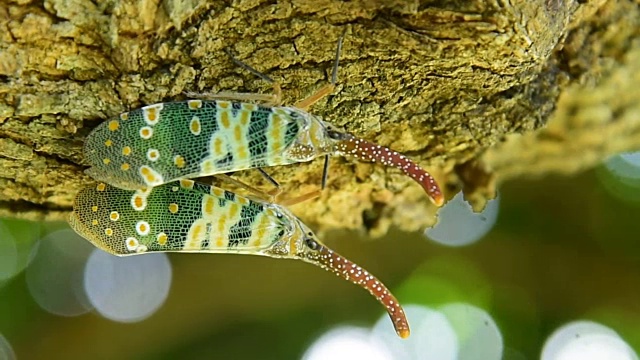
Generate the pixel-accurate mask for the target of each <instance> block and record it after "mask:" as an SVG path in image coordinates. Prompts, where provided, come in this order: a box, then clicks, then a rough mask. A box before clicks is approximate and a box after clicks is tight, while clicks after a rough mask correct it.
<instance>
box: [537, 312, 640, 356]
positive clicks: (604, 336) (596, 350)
mask: <svg viewBox="0 0 640 360" xmlns="http://www.w3.org/2000/svg"><path fill="white" fill-rule="evenodd" d="M540 358H541V360H574V359H580V360H600V359H606V360H637V359H638V356H637V355H636V353H635V352H634V351H633V350H632V349H631V347H629V345H628V344H627V343H626V342H625V341H624V340H623V339H622V338H621V337H620V336H619V335H618V334H617V333H616V332H615V331H613V330H612V329H610V328H608V327H606V326H604V325H602V324H598V323H595V322H591V321H575V322H572V323H569V324H567V325H564V326H562V327H561V328H559V329H557V330H556V331H554V332H553V334H551V336H550V337H549V338H548V339H547V341H546V343H545V345H544V348H543V350H542V356H541V357H540Z"/></svg>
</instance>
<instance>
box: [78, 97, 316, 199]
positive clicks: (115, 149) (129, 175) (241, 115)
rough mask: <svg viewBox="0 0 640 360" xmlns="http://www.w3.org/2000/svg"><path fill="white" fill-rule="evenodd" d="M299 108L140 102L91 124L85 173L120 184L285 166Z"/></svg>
mask: <svg viewBox="0 0 640 360" xmlns="http://www.w3.org/2000/svg"><path fill="white" fill-rule="evenodd" d="M305 121H306V120H304V119H302V117H301V115H300V113H299V112H296V111H294V110H291V109H288V108H281V107H266V106H261V105H256V104H251V103H243V102H233V101H220V100H216V101H213V100H211V101H207V100H188V101H179V102H168V103H159V104H154V105H149V106H145V107H143V108H141V109H136V110H133V111H131V112H128V113H123V114H121V115H120V116H119V117H118V118H115V119H111V120H108V121H106V122H104V123H102V124H100V125H98V126H97V127H96V128H95V129H94V130H93V131H92V132H91V133H90V134H89V135H88V136H87V139H86V141H85V144H84V155H85V158H86V159H87V161H88V162H89V164H90V165H91V168H90V169H88V170H87V174H88V175H89V176H91V177H92V178H94V179H96V180H98V181H103V182H106V183H108V184H110V185H114V186H117V187H120V188H123V189H129V190H136V189H143V188H146V187H151V186H158V185H161V184H164V183H168V182H171V181H174V180H178V179H185V178H196V177H201V176H207V175H214V174H218V173H224V172H229V171H236V170H244V169H249V168H254V167H264V166H273V165H285V164H289V163H291V162H293V161H291V160H287V159H286V157H285V156H284V153H285V151H286V149H288V148H289V147H290V146H291V144H292V143H293V142H294V140H295V139H296V137H297V136H298V133H299V131H300V130H301V129H302V125H303V124H304V122H305Z"/></svg>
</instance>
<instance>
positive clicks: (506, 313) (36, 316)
mask: <svg viewBox="0 0 640 360" xmlns="http://www.w3.org/2000/svg"><path fill="white" fill-rule="evenodd" d="M612 174H613V175H612ZM619 180H620V177H619V176H617V175H616V174H615V173H611V172H610V171H609V170H607V168H606V167H604V166H602V167H600V168H599V169H596V170H593V171H589V172H586V173H583V174H580V175H576V176H574V177H556V176H549V177H546V178H543V179H532V180H520V181H513V182H510V183H507V184H504V185H503V186H502V187H501V188H500V199H499V206H497V208H499V213H498V216H497V222H496V223H495V225H494V226H493V227H492V228H491V230H490V231H489V232H488V234H487V235H485V236H484V237H482V238H481V239H479V241H477V242H474V243H472V244H469V245H466V246H458V247H452V246H446V245H443V244H438V243H436V242H434V241H431V240H429V239H428V238H427V237H425V236H424V234H421V233H412V234H410V233H402V232H391V233H389V234H388V235H387V236H386V237H385V238H382V239H375V240H371V239H368V238H367V237H366V236H364V235H362V234H354V233H331V234H328V235H327V236H325V237H324V239H323V240H324V242H325V243H326V244H328V245H329V246H330V247H332V248H333V249H335V250H337V251H339V252H340V253H342V254H343V255H345V256H346V257H347V258H350V259H351V260H353V261H355V262H356V263H358V264H359V265H361V266H363V267H365V268H367V269H368V270H369V271H370V272H372V273H373V274H375V275H376V276H377V277H378V278H379V279H381V280H382V281H383V282H385V283H386V285H387V286H388V287H389V288H390V289H391V290H392V291H393V292H394V293H395V294H396V296H397V297H398V298H399V300H400V302H401V303H403V304H405V305H407V304H419V305H424V306H426V307H429V308H432V309H438V308H439V307H441V306H443V305H447V304H451V303H466V304H469V305H473V306H475V307H477V308H479V309H482V310H484V311H485V312H486V313H487V314H488V316H489V318H490V321H493V323H495V325H496V326H497V328H498V329H499V337H501V342H502V346H503V348H502V349H501V350H500V352H501V353H502V354H503V358H505V359H537V358H540V354H541V352H542V348H543V346H544V344H545V342H546V341H547V340H548V338H549V337H550V336H551V334H552V333H553V332H554V331H555V330H556V329H558V328H559V327H561V326H563V325H564V324H567V323H569V322H571V321H574V320H580V319H583V320H589V321H594V322H597V323H599V324H602V325H604V326H606V327H608V328H610V329H612V330H613V331H615V332H617V334H618V335H619V336H620V338H621V339H622V340H623V341H624V342H626V343H627V344H629V346H630V347H631V348H633V349H639V348H640V301H639V298H640V286H639V285H640V244H639V243H638V234H639V233H640V202H636V200H635V198H636V197H638V198H640V188H634V186H635V185H634V184H633V181H632V182H626V183H624V182H623V183H616V181H619ZM607 189H609V190H611V189H614V190H615V191H618V190H619V191H618V192H617V194H618V196H616V195H614V192H612V191H609V190H607ZM616 189H617V190H616ZM621 189H622V190H621ZM634 191H636V192H637V193H636V192H634ZM625 197H626V198H625ZM425 201H427V200H426V198H425ZM481 219H483V218H481ZM4 225H5V227H6V229H5V230H6V231H4V232H3V233H2V237H3V238H2V239H0V270H2V269H5V270H6V269H7V268H10V267H11V266H10V264H12V263H16V264H20V263H21V262H26V261H27V260H28V259H29V257H30V256H31V255H29V254H30V252H31V251H32V247H33V246H34V244H36V243H37V242H38V241H39V240H42V239H44V240H43V241H47V240H48V239H50V238H51V237H46V236H47V235H48V234H51V233H54V232H55V231H57V230H60V229H65V228H68V226H67V225H66V224H34V223H28V222H24V221H15V220H4ZM460 226H464V224H462V223H461V224H460ZM66 234H69V233H66ZM12 237H13V238H12ZM70 238H71V240H68V241H67V242H64V244H72V245H69V246H70V248H69V251H70V252H72V253H73V252H75V251H77V252H78V254H81V255H78V256H77V257H75V258H74V256H75V255H73V254H71V255H69V254H66V256H68V257H69V256H71V257H70V258H71V259H72V260H73V259H75V260H73V261H69V262H66V261H65V263H66V265H61V264H59V263H57V264H56V263H55V261H54V260H51V262H53V263H51V264H49V263H47V262H46V261H44V262H42V261H41V262H40V263H38V269H41V270H39V271H43V272H44V274H45V275H44V279H45V283H46V282H56V281H57V280H56V279H57V278H58V277H70V276H73V274H76V276H78V277H81V276H83V275H82V272H83V266H84V265H83V264H84V261H85V260H86V256H87V255H88V252H89V251H90V250H92V248H90V247H87V248H85V247H84V245H85V244H84V243H82V241H81V240H79V238H75V237H70ZM12 240H15V246H14V247H15V249H16V250H17V251H14V252H13V253H12V252H11V251H4V250H2V249H5V250H6V249H9V248H10V247H11V246H10V245H7V242H8V241H12ZM80 243H82V244H81V245H77V246H76V245H73V244H80ZM2 244H4V245H2ZM87 245H88V243H87ZM38 246H39V251H45V248H46V247H45V246H43V244H39V245H38ZM65 246H66V245H65ZM14 253H15V254H17V257H16V256H12V255H11V254H14ZM134 258H136V257H133V258H131V259H134ZM137 258H140V257H137ZM169 259H170V262H171V266H172V277H171V283H170V287H169V289H170V290H169V295H168V297H167V298H166V301H165V302H164V303H163V304H162V306H160V307H159V309H158V310H157V311H155V312H153V314H152V315H151V316H150V317H148V318H147V319H145V320H143V321H139V322H134V323H120V322H115V321H112V320H109V319H106V318H105V317H103V316H101V315H99V314H98V313H97V312H95V311H88V312H86V310H85V311H79V312H84V314H80V315H78V316H59V315H54V314H52V313H50V312H48V311H45V310H43V309H42V307H41V306H40V305H39V303H38V302H36V300H34V296H33V292H34V291H37V289H34V286H35V285H33V286H32V285H29V284H30V282H29V281H28V278H29V276H27V275H25V274H26V273H28V272H29V268H27V270H26V271H21V272H19V273H18V274H16V275H15V276H13V277H12V278H10V279H6V280H4V281H2V280H0V335H2V336H3V337H4V338H5V340H6V341H5V342H4V345H3V342H2V341H0V349H2V348H3V346H4V349H5V351H6V349H7V348H8V346H10V347H12V348H13V352H15V354H16V356H17V358H19V359H116V358H117V359H214V358H215V359H217V358H221V359H222V358H223V359H300V358H302V357H303V354H304V353H305V352H306V351H307V350H308V349H309V347H310V346H312V344H313V343H314V342H315V341H316V340H317V339H318V338H319V337H320V336H322V334H324V333H325V332H327V331H329V330H330V329H332V328H334V327H336V326H341V325H353V326H359V327H363V328H365V329H366V328H371V327H372V326H373V325H374V323H375V322H376V321H378V319H381V320H380V321H381V323H383V322H386V323H383V324H382V325H383V326H382V333H384V334H383V336H389V337H394V336H395V334H394V333H393V329H392V327H391V325H390V322H389V320H388V319H387V318H386V316H385V317H384V318H381V317H382V316H383V308H382V307H381V306H380V304H378V303H377V302H376V301H375V300H374V299H373V298H372V297H371V296H370V295H369V294H368V293H366V292H365V291H363V290H362V289H359V288H358V287H357V286H355V285H353V284H351V283H348V282H346V281H344V280H342V279H339V278H337V277H336V276H334V275H331V274H329V273H327V272H325V271H323V270H321V269H319V268H316V267H314V266H311V265H308V264H305V263H302V262H295V261H288V260H287V261H285V260H282V261H278V260H273V259H268V258H261V257H257V256H238V255H206V254H205V255H192V254H184V255H183V254H172V255H170V256H169ZM2 263H4V268H3V265H1V264H2ZM30 266H31V265H30ZM48 266H50V267H48ZM65 266H66V268H65ZM42 269H44V270H42ZM47 269H48V270H47ZM34 271H35V270H34ZM0 274H1V273H0ZM36 275H37V274H36ZM138 275H140V276H143V275H145V274H138ZM34 276H35V275H34ZM40 276H41V277H42V276H43V275H42V274H41V275H40ZM143 277H144V276H143ZM76 280H77V279H76ZM64 283H66V282H65V281H62V282H60V284H61V285H59V286H58V287H61V286H63V284H64ZM54 288H55V287H54ZM47 291H49V292H51V294H49V293H47ZM113 291H117V289H113ZM48 296H51V297H52V298H55V299H56V300H55V301H57V305H56V306H62V307H64V304H61V303H63V302H64V301H65V300H64V299H65V297H64V296H62V297H60V296H59V295H56V294H55V293H53V292H52V290H45V291H40V298H41V299H45V300H46V299H47V297H48ZM78 296H79V298H84V295H78ZM146 301H149V300H148V299H145V298H140V299H132V300H131V306H142V307H144V306H145V305H146V303H145V302H146ZM410 320H411V317H410ZM488 321H489V320H488ZM488 321H487V324H488ZM463 322H464V320H463ZM458 335H460V334H459V333H458ZM413 336H418V337H419V336H420V334H419V333H416V332H414V333H413ZM459 340H460V341H463V340H462V339H459ZM374 342H375V341H374ZM7 343H8V344H9V345H7ZM483 343H486V342H484V341H483ZM1 353H2V352H1V351H0V354H1ZM431 355H433V354H431ZM1 356H2V355H0V357H1ZM425 356H426V354H425ZM339 358H340V357H339V356H338V357H334V358H333V360H335V359H339ZM351 358H354V357H353V356H352V357H351ZM355 358H358V357H355ZM363 358H364V357H363ZM425 358H427V357H425ZM432 358H433V357H432Z"/></svg>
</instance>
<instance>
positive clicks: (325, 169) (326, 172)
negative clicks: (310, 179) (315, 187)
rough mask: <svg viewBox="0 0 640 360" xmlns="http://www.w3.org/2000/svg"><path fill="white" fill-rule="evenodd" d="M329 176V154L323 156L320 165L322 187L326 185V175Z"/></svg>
mask: <svg viewBox="0 0 640 360" xmlns="http://www.w3.org/2000/svg"><path fill="white" fill-rule="evenodd" d="M328 176H329V155H325V156H324V166H322V188H321V190H324V188H325V187H327V177H328Z"/></svg>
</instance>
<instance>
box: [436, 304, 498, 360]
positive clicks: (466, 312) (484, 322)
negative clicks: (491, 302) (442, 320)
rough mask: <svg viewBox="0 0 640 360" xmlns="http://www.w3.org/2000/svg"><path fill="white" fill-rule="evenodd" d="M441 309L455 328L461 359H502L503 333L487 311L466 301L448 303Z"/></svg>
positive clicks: (459, 357)
mask: <svg viewBox="0 0 640 360" xmlns="http://www.w3.org/2000/svg"><path fill="white" fill-rule="evenodd" d="M439 310H440V312H442V313H443V314H444V315H445V316H446V318H447V319H448V320H449V323H450V324H451V326H452V327H453V329H454V330H455V333H456V335H457V338H458V344H459V348H460V350H459V353H458V359H459V360H467V359H469V360H470V359H502V354H503V350H504V343H503V340H502V334H501V333H500V329H498V325H497V324H496V322H495V321H494V320H493V317H491V315H489V314H488V313H487V312H486V311H484V310H483V309H480V308H478V307H476V306H473V305H469V304H464V303H457V304H448V305H445V306H443V307H442V308H440V309H439Z"/></svg>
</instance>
